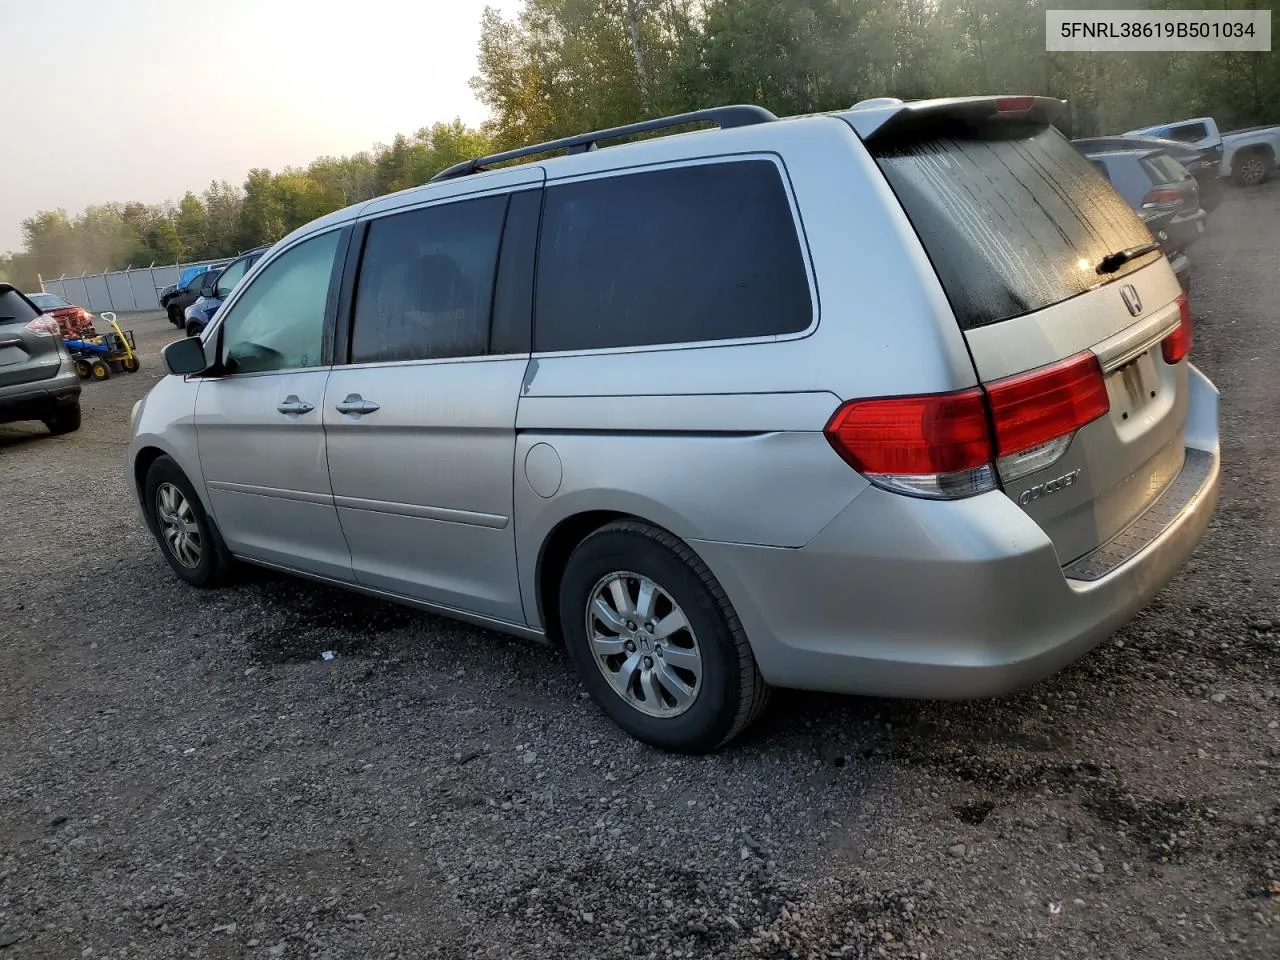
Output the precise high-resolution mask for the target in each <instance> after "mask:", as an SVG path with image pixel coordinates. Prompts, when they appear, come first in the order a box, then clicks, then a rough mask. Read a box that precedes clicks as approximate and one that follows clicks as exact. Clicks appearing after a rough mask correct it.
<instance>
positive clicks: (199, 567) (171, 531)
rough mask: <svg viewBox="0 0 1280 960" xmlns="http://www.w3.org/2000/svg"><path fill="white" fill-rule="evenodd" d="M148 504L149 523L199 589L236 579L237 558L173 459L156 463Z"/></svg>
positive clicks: (147, 487)
mask: <svg viewBox="0 0 1280 960" xmlns="http://www.w3.org/2000/svg"><path fill="white" fill-rule="evenodd" d="M142 502H143V509H144V510H145V512H146V516H147V525H148V526H149V527H150V528H151V532H152V534H154V535H155V538H156V541H157V542H158V543H159V544H160V552H161V553H163V554H164V558H165V559H166V560H167V561H169V566H171V567H172V568H173V572H174V573H176V574H177V575H178V576H179V577H181V578H182V579H183V580H185V581H186V582H187V583H189V584H191V585H192V586H193V587H217V586H221V585H222V584H224V583H226V582H227V581H228V580H230V579H231V576H232V573H233V571H234V569H235V560H234V558H233V557H232V556H231V554H230V553H229V552H228V550H227V548H226V545H225V544H224V543H223V542H222V537H221V535H220V534H219V533H218V528H217V527H215V526H214V524H213V520H212V519H211V518H210V517H209V515H208V514H206V513H205V511H204V506H203V505H202V504H201V503H200V498H199V497H198V496H196V492H195V490H194V488H193V487H192V486H191V481H190V480H188V479H187V475H186V474H185V473H183V472H182V468H181V467H179V466H178V464H177V463H176V462H175V461H174V460H173V458H171V457H169V456H161V457H157V458H156V461H155V462H154V463H153V464H151V467H150V469H148V470H147V478H146V480H145V482H144V483H143V484H142Z"/></svg>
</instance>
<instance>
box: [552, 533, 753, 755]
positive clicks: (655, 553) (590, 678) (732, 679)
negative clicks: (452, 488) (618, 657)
mask: <svg viewBox="0 0 1280 960" xmlns="http://www.w3.org/2000/svg"><path fill="white" fill-rule="evenodd" d="M622 571H629V572H632V573H637V574H640V575H642V576H647V577H649V578H651V579H652V580H653V581H654V582H655V583H657V584H658V585H659V586H660V587H662V589H663V590H665V591H666V592H667V593H668V594H669V595H670V596H671V597H672V598H673V599H674V600H675V602H676V603H677V604H679V606H680V608H681V609H682V610H683V611H684V614H685V617H686V618H687V619H688V621H689V623H690V625H691V626H692V627H693V630H694V633H695V635H696V636H697V640H698V647H699V649H700V651H701V653H702V689H701V690H700V691H699V692H698V696H697V699H696V700H695V701H694V704H693V706H692V707H690V708H689V709H688V710H686V711H685V712H684V713H682V714H680V715H679V716H677V717H670V718H662V717H650V716H648V715H646V714H643V713H641V712H640V711H639V710H636V709H635V708H634V707H631V706H630V705H628V704H627V703H626V702H625V701H624V700H623V699H622V698H621V697H620V696H618V694H617V693H615V692H614V690H613V687H612V686H611V685H610V684H609V682H608V681H607V680H606V679H605V677H604V674H603V673H601V671H600V669H599V667H597V666H596V664H595V660H594V655H593V654H592V652H591V649H590V645H589V644H588V641H587V633H586V623H585V616H586V603H587V598H588V596H589V594H590V593H591V590H592V588H593V587H594V586H595V585H596V584H597V583H598V582H599V581H600V579H601V578H602V577H604V576H607V575H608V574H610V573H618V572H622ZM559 600H560V624H561V629H562V631H563V634H564V641H565V647H566V650H567V651H568V654H569V657H570V659H571V660H572V661H573V664H574V667H575V669H576V670H577V672H578V676H579V678H580V679H581V680H582V682H583V684H584V685H585V686H586V688H587V690H588V692H590V694H591V696H592V698H593V699H594V700H595V701H596V703H597V704H598V705H599V706H600V707H601V708H602V709H603V710H604V712H605V713H607V714H608V715H609V717H610V718H611V719H612V720H613V721H614V722H615V723H617V724H618V726H620V727H621V728H622V729H623V730H625V731H626V732H628V733H630V734H631V735H632V736H634V737H635V738H637V739H638V740H642V741H644V742H645V743H649V744H652V745H653V746H657V747H661V748H663V749H666V750H673V751H677V752H682V753H701V752H705V751H707V750H711V749H713V748H715V747H717V746H719V745H720V743H722V742H723V741H724V739H725V738H726V737H727V736H728V735H729V733H730V732H731V730H732V729H733V724H734V719H735V718H736V716H737V714H738V707H739V703H740V700H741V697H742V691H741V689H740V686H739V677H740V676H741V664H740V663H739V659H738V652H737V646H736V645H735V644H734V642H733V638H732V636H731V634H730V632H729V627H728V625H727V623H726V622H725V616H724V611H723V610H722V608H721V606H720V604H719V603H717V602H716V599H715V597H714V596H713V595H712V594H711V591H710V590H709V589H708V588H707V586H706V585H705V584H704V583H703V582H702V579H701V578H700V577H699V576H698V574H697V573H695V572H694V570H693V569H692V568H691V567H690V566H689V565H688V564H687V563H685V562H684V561H683V560H682V559H680V558H679V557H678V556H676V555H675V554H674V553H672V551H671V550H669V549H668V548H667V547H665V546H663V545H662V544H660V543H658V542H656V541H654V540H653V539H652V538H650V537H647V536H645V535H643V534H640V533H634V532H630V531H622V530H615V531H603V532H601V533H598V534H595V535H593V536H591V537H588V538H587V539H586V540H585V541H583V543H582V544H580V545H579V547H578V549H577V550H576V551H575V552H574V553H573V555H572V556H571V557H570V559H569V562H568V564H567V565H566V567H565V572H564V576H563V577H562V579H561V582H560V595H559Z"/></svg>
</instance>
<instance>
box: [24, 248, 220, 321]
mask: <svg viewBox="0 0 1280 960" xmlns="http://www.w3.org/2000/svg"><path fill="white" fill-rule="evenodd" d="M227 263H230V260H229V259H223V260H197V261H194V262H192V263H173V264H169V265H168V266H164V267H156V266H151V267H138V268H130V269H128V270H114V271H111V272H108V273H93V274H81V275H80V276H78V277H68V276H66V275H65V274H64V275H63V276H61V277H58V278H57V279H56V280H46V279H45V278H44V277H40V289H41V290H43V291H44V292H45V293H56V294H57V295H58V296H60V297H62V299H64V300H69V301H70V302H71V303H74V304H76V305H77V306H81V307H85V308H87V309H88V310H90V311H92V312H94V313H101V312H102V311H103V310H112V311H114V312H116V313H131V312H133V311H136V310H159V309H160V291H161V290H163V289H164V288H165V287H167V286H168V285H169V284H171V283H177V282H178V278H179V277H180V276H182V274H183V273H184V272H185V271H186V270H188V269H190V268H191V267H220V266H223V265H224V264H227Z"/></svg>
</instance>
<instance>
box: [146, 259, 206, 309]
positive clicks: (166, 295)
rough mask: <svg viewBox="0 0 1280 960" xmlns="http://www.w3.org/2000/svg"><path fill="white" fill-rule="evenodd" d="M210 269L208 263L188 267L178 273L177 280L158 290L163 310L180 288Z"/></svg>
mask: <svg viewBox="0 0 1280 960" xmlns="http://www.w3.org/2000/svg"><path fill="white" fill-rule="evenodd" d="M209 269H210V267H209V266H208V265H206V264H197V265H196V266H194V267H186V268H185V269H184V270H183V271H182V272H181V273H180V274H178V279H177V282H175V283H170V284H166V285H165V286H163V287H161V288H160V289H159V291H157V296H158V297H159V300H160V308H161V309H162V310H163V309H165V308H166V307H167V306H168V305H169V300H171V299H172V298H173V295H174V294H175V293H176V292H177V291H178V288H180V287H185V286H186V285H187V284H188V283H190V282H191V280H192V278H194V277H197V276H199V275H200V274H202V273H204V272H205V271H206V270H209Z"/></svg>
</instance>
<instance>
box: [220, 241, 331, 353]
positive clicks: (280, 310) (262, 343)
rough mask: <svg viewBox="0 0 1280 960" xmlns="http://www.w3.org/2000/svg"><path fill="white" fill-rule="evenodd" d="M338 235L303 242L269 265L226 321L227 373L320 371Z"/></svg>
mask: <svg viewBox="0 0 1280 960" xmlns="http://www.w3.org/2000/svg"><path fill="white" fill-rule="evenodd" d="M339 234H340V231H337V230H333V231H330V232H329V233H325V234H321V235H320V236H318V237H313V238H312V239H310V240H305V241H303V242H302V243H300V244H298V245H297V246H296V247H293V248H291V249H290V250H288V251H287V252H285V253H284V254H282V255H281V256H279V257H277V258H276V259H275V260H273V261H272V262H271V263H269V264H268V265H267V267H266V269H265V270H263V271H262V273H260V274H258V276H256V277H255V278H254V279H253V282H252V283H251V284H250V285H249V288H248V289H247V290H245V292H244V293H243V294H242V295H241V296H240V299H238V300H237V301H236V302H235V303H234V304H233V305H232V306H231V309H230V312H229V313H228V314H227V316H226V318H225V319H224V320H223V321H222V333H221V337H222V343H221V354H222V363H223V366H224V367H225V368H226V371H227V372H228V373H255V372H261V371H264V370H293V369H298V368H305V367H316V366H319V365H320V363H321V362H322V357H323V352H324V316H325V304H326V302H327V300H328V296H329V285H330V281H331V279H332V276H333V272H334V271H333V264H334V259H335V257H336V254H337V250H338V238H339Z"/></svg>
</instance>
